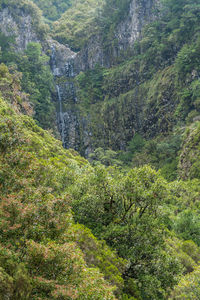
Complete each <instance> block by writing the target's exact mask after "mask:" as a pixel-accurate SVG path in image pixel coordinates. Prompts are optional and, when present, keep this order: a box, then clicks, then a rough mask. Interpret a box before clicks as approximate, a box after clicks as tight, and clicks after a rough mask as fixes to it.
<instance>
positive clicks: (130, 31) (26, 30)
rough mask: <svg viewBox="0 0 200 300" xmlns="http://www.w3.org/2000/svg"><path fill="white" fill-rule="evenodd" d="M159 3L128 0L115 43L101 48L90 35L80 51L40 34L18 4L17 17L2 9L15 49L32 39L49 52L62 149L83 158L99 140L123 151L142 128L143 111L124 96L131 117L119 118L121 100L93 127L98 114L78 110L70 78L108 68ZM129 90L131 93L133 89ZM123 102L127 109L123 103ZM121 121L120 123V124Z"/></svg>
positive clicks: (3, 24)
mask: <svg viewBox="0 0 200 300" xmlns="http://www.w3.org/2000/svg"><path fill="white" fill-rule="evenodd" d="M157 3H158V2H157V0H143V1H139V0H132V1H131V3H130V6H129V10H128V12H126V14H125V15H124V18H123V19H122V20H121V22H120V23H119V25H118V26H117V28H116V31H115V33H114V36H113V38H114V39H115V43H114V46H113V44H112V45H110V47H105V46H104V41H103V38H102V37H101V36H100V35H99V36H93V37H91V38H90V39H89V41H88V43H87V45H86V46H85V47H84V48H83V49H82V50H81V51H80V52H79V53H74V52H73V51H71V50H70V49H69V48H68V47H67V46H66V45H62V44H60V43H58V42H57V41H54V40H51V39H47V40H46V39H44V38H42V37H41V35H40V34H41V32H40V30H38V25H37V24H35V23H34V22H35V21H34V20H33V14H31V13H30V12H28V11H26V10H23V9H22V8H17V17H16V11H14V13H13V11H12V10H11V9H10V8H9V6H8V7H5V8H4V9H2V10H1V11H0V22H1V27H0V28H1V31H2V32H3V33H4V34H5V35H7V36H9V35H14V36H15V37H16V44H15V49H16V51H24V50H25V49H26V47H27V44H28V43H29V42H33V41H34V42H40V43H42V45H43V49H44V51H45V52H47V53H48V51H49V50H50V53H51V54H50V57H51V59H50V65H51V69H52V73H53V75H54V78H55V95H54V97H55V99H56V101H57V124H58V129H59V132H60V135H61V139H62V142H63V146H64V147H66V148H74V149H76V150H78V151H80V152H81V154H84V155H86V156H88V154H89V153H90V152H91V151H92V149H93V148H95V147H96V146H98V142H99V144H100V145H102V146H105V147H110V143H113V144H115V146H116V147H115V148H116V149H117V148H118V149H124V148H125V144H126V140H127V139H128V140H129V139H131V137H132V136H133V134H134V132H135V130H137V131H138V130H140V128H141V124H140V120H139V119H140V117H139V115H141V110H142V109H141V107H139V106H138V105H137V101H136V102H134V101H132V98H131V97H128V99H129V100H128V102H130V103H129V107H132V108H133V109H132V110H133V112H132V114H131V116H132V117H131V118H129V117H128V119H127V120H125V119H124V118H122V117H121V114H123V112H121V108H120V107H121V106H120V102H119V105H117V106H116V105H113V106H112V109H111V107H110V106H104V108H103V109H101V112H100V111H99V120H98V122H97V124H95V125H94V123H95V122H96V121H95V118H96V112H95V113H93V112H92V113H91V112H90V113H86V114H85V113H83V112H82V111H81V109H80V105H79V104H80V101H82V99H78V97H77V91H76V85H75V80H74V78H75V77H76V75H78V74H79V73H80V72H81V71H86V70H88V69H93V68H94V67H95V66H96V65H97V64H99V65H100V66H104V67H107V68H109V67H110V66H112V64H113V62H114V60H115V58H116V57H118V55H120V51H123V50H126V49H128V48H129V47H132V46H133V45H134V42H135V41H136V40H137V39H138V38H140V36H141V32H142V28H143V27H144V25H145V24H147V23H148V22H150V21H151V20H153V19H154V18H156V15H155V7H156V6H157ZM36 27H37V28H36ZM36 29H37V30H36ZM116 41H117V42H116ZM136 90H137V88H136ZM133 94H134V95H135V92H134V93H133ZM136 98H137V97H136ZM122 106H123V107H124V110H125V111H126V106H124V104H122ZM97 110H98V108H97ZM109 111H112V114H113V117H112V118H108V116H109V114H110V113H109ZM100 114H101V115H100ZM125 115H126V113H125ZM110 122H112V124H111V123H110ZM121 123H123V124H124V126H121V125H120V124H121ZM113 124H116V130H117V131H115V130H114V129H113ZM110 132H112V134H111V135H110ZM108 140H109V141H108ZM96 141H98V142H97V143H96ZM113 141H116V142H113Z"/></svg>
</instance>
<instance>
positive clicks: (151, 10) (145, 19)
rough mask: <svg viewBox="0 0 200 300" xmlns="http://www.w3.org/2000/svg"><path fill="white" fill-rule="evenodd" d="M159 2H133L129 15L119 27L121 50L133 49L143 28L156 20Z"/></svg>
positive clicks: (118, 36) (117, 36)
mask: <svg viewBox="0 0 200 300" xmlns="http://www.w3.org/2000/svg"><path fill="white" fill-rule="evenodd" d="M158 7H159V2H158V1H155V0H133V1H131V3H130V7H129V13H128V15H127V16H126V17H125V19H124V20H123V21H122V22H121V23H120V24H119V25H118V27H117V31H116V38H117V40H118V47H119V49H120V50H124V49H127V48H128V47H132V46H133V45H134V43H135V41H136V40H137V39H138V38H140V37H141V34H142V29H143V27H144V26H145V25H146V24H148V23H150V22H151V21H153V20H155V18H156V17H157V13H156V11H157V8H158Z"/></svg>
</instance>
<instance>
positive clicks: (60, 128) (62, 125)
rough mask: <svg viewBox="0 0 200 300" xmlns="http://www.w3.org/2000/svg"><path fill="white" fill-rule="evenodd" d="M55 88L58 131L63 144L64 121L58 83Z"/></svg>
mask: <svg viewBox="0 0 200 300" xmlns="http://www.w3.org/2000/svg"><path fill="white" fill-rule="evenodd" d="M56 90H57V95H58V102H59V113H58V115H59V120H58V121H59V131H60V135H61V139H62V143H63V144H64V142H65V135H64V131H65V121H64V114H63V110H62V97H61V93H60V87H59V85H56Z"/></svg>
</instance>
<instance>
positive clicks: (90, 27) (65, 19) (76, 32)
mask: <svg viewBox="0 0 200 300" xmlns="http://www.w3.org/2000/svg"><path fill="white" fill-rule="evenodd" d="M103 3H104V0H88V1H83V0H78V1H74V3H73V6H72V7H71V8H69V9H68V10H67V11H66V12H65V13H64V14H63V15H62V16H61V19H60V20H58V21H57V22H55V23H54V32H53V36H54V38H56V39H57V40H58V41H60V42H62V43H67V44H70V46H71V47H72V49H74V50H79V49H80V48H82V47H83V46H84V44H85V42H86V41H87V40H88V38H89V37H90V36H92V35H94V34H95V33H96V32H97V30H98V26H97V24H96V22H95V19H96V16H97V15H98V13H99V10H101V7H102V5H103Z"/></svg>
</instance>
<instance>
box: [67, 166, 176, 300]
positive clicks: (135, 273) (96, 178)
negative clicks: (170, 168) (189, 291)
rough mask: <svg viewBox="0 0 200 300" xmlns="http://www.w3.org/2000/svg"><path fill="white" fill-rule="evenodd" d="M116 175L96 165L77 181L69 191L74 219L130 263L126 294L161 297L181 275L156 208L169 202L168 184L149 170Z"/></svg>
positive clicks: (148, 297)
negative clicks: (166, 243)
mask: <svg viewBox="0 0 200 300" xmlns="http://www.w3.org/2000/svg"><path fill="white" fill-rule="evenodd" d="M115 172H116V171H115ZM115 172H114V170H113V169H108V170H106V169H105V168H103V167H101V166H97V167H96V168H94V170H92V169H91V170H90V172H89V170H88V172H87V173H86V174H83V175H82V176H81V177H79V178H77V185H76V186H72V189H71V193H72V196H73V199H74V200H73V202H72V207H73V210H74V212H75V218H76V220H77V221H78V222H80V223H84V224H85V225H86V226H88V227H90V228H91V229H92V231H93V232H94V233H95V234H96V235H97V236H100V237H103V238H104V239H105V240H106V241H107V243H108V244H110V245H111V246H112V247H113V248H114V249H117V251H118V253H119V254H120V256H122V257H124V258H126V259H128V261H129V266H128V269H127V270H126V273H125V274H126V277H125V291H126V293H127V292H129V293H130V294H129V295H130V296H132V297H136V298H137V296H136V295H139V294H138V293H141V296H142V299H165V295H166V293H167V289H168V287H172V286H173V285H174V284H175V283H176V282H177V274H179V273H180V272H181V267H180V262H179V261H178V260H176V259H175V256H171V254H170V253H169V251H168V250H167V249H166V247H165V242H164V238H165V229H164V227H163V226H162V221H161V218H162V212H161V211H160V209H159V208H160V206H161V205H162V203H163V204H164V202H165V201H167V199H168V191H167V187H166V182H165V181H164V179H163V178H162V177H161V176H160V175H159V174H157V173H156V172H155V171H154V170H152V169H151V168H150V167H148V166H145V167H143V168H140V169H136V168H135V169H133V170H132V171H130V172H129V173H128V174H127V175H125V176H123V175H120V174H118V173H115ZM117 174H118V175H117ZM159 270H162V272H160V271H159ZM130 278H132V279H133V281H134V282H135V287H134V285H133V283H132V284H130V282H129V280H130ZM166 278H167V280H166ZM129 285H131V286H132V288H131V286H129ZM158 287H159V288H158Z"/></svg>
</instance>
